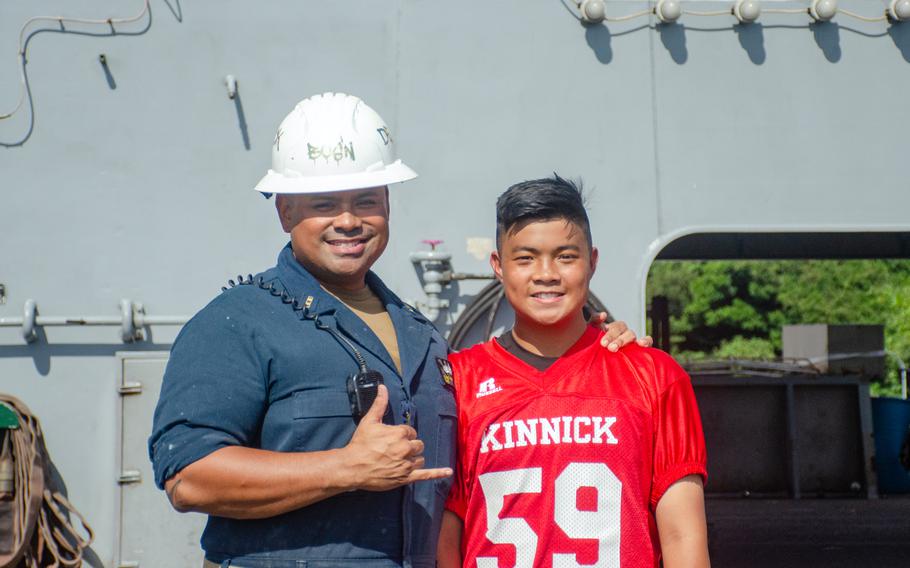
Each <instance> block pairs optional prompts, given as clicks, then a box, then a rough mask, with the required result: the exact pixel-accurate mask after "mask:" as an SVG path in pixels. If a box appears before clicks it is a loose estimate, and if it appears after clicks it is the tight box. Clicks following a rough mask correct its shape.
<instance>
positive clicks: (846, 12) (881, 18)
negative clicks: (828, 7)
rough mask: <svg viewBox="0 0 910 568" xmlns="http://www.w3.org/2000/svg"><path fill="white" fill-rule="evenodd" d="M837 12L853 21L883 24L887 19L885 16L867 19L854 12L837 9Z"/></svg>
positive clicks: (867, 17)
mask: <svg viewBox="0 0 910 568" xmlns="http://www.w3.org/2000/svg"><path fill="white" fill-rule="evenodd" d="M837 11H838V12H840V13H841V14H843V15H845V16H850V17H851V18H855V19H857V20H861V21H863V22H884V21H885V20H887V19H888V16H885V15H882V16H877V17H874V18H873V17H869V16H863V15H862V14H857V13H856V12H851V11H850V10H844V9H842V8H838V9H837Z"/></svg>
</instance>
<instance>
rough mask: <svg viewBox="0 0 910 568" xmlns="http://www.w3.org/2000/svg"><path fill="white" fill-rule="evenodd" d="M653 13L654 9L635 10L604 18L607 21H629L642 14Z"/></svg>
mask: <svg viewBox="0 0 910 568" xmlns="http://www.w3.org/2000/svg"><path fill="white" fill-rule="evenodd" d="M653 13H654V10H642V11H641V12H633V13H631V14H626V15H625V16H604V20H605V21H607V22H627V21H629V20H634V19H635V18H640V17H642V16H649V15H651V14H653Z"/></svg>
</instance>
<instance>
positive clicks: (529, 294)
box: [490, 219, 597, 334]
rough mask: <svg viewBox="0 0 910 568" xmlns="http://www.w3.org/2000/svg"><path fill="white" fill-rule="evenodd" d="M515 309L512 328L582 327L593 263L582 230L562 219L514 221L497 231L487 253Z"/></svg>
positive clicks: (593, 253)
mask: <svg viewBox="0 0 910 568" xmlns="http://www.w3.org/2000/svg"><path fill="white" fill-rule="evenodd" d="M490 264H491V265H492V267H493V271H494V272H495V273H496V276H497V277H498V278H499V279H500V280H501V281H502V285H503V288H504V289H505V294H506V297H507V298H508V300H509V303H510V304H512V307H513V308H514V309H515V325H516V329H518V328H520V327H529V328H539V327H544V326H556V328H555V329H553V330H552V332H553V333H560V332H565V331H569V329H571V330H572V332H573V333H574V331H575V328H576V327H577V328H578V333H579V334H580V333H581V331H583V330H584V325H585V321H584V316H583V314H582V307H583V306H584V304H585V302H586V301H587V298H588V284H589V283H590V281H591V276H593V274H594V269H595V267H596V265H597V249H591V247H590V246H589V245H588V242H587V239H586V238H585V234H584V231H583V230H581V229H580V228H579V227H578V226H577V225H575V224H574V223H571V222H568V221H566V220H565V219H553V220H549V221H532V222H530V223H525V224H519V225H516V226H515V227H513V228H512V230H510V231H508V232H507V234H503V235H501V243H500V250H498V251H495V252H494V253H493V254H492V255H491V257H490Z"/></svg>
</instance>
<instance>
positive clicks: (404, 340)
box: [278, 243, 432, 384]
mask: <svg viewBox="0 0 910 568" xmlns="http://www.w3.org/2000/svg"><path fill="white" fill-rule="evenodd" d="M278 269H279V278H280V279H281V283H282V284H283V285H284V286H285V288H286V289H287V292H288V294H290V295H291V296H293V297H294V298H296V299H297V300H298V301H299V302H300V304H301V305H306V302H307V301H309V300H308V298H310V297H311V298H312V301H310V305H309V310H308V313H309V314H310V315H314V316H316V315H318V316H320V318H319V321H320V322H322V323H324V324H327V325H333V323H334V325H335V327H337V328H338V329H339V330H340V331H343V332H344V334H345V335H346V336H348V337H349V338H350V339H353V340H354V341H356V342H357V343H358V344H359V345H361V346H362V347H364V348H365V349H367V350H369V351H370V352H371V353H373V355H375V356H376V357H378V358H380V359H381V360H382V361H384V362H385V363H386V364H387V365H388V366H389V368H390V369H392V370H394V369H395V365H394V363H393V362H392V358H391V356H390V355H389V353H388V351H386V349H385V346H383V345H382V342H381V341H380V340H379V338H378V337H376V334H375V333H373V331H372V330H371V329H370V328H369V326H367V325H366V324H365V323H364V321H363V320H362V319H360V318H359V317H357V315H356V314H354V312H352V311H351V310H350V308H348V307H347V306H346V305H345V304H344V303H343V302H341V301H340V300H338V299H337V298H335V296H333V295H331V294H329V293H328V292H326V291H325V290H324V289H323V288H322V286H321V285H320V284H319V281H318V280H317V279H316V278H315V277H314V276H313V275H312V274H310V273H309V271H307V269H306V268H304V266H303V265H302V264H300V263H299V262H298V261H297V259H296V258H294V252H293V250H292V249H291V245H290V243H288V245H287V246H285V247H284V249H282V251H281V253H279V255H278ZM366 283H367V286H369V287H370V289H371V290H372V291H373V293H375V294H376V295H377V296H378V297H379V299H380V301H381V302H382V304H383V305H384V306H385V309H386V311H387V312H388V314H389V317H390V318H391V320H392V325H393V326H394V327H395V335H396V337H397V338H398V350H399V355H400V357H401V374H402V378H403V379H404V382H405V384H409V383H410V381H411V379H412V378H413V377H414V375H415V374H416V373H417V372H418V371H419V370H420V367H421V364H422V363H423V361H424V356H425V355H426V352H427V348H428V347H429V344H430V335H431V334H429V333H427V329H426V328H427V326H429V327H432V324H431V323H430V322H429V321H428V320H427V319H426V318H424V317H423V316H422V315H420V314H419V313H418V312H417V311H416V310H414V309H413V308H411V307H410V306H406V305H405V304H404V303H403V302H402V301H401V300H400V299H399V298H398V296H396V295H395V294H394V293H393V292H392V291H391V290H389V289H388V287H386V285H385V283H383V282H382V280H381V279H380V278H379V276H377V275H376V273H374V272H373V271H372V270H371V271H370V272H368V273H367V275H366Z"/></svg>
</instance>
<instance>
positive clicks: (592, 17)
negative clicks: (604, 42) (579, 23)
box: [578, 0, 606, 24]
mask: <svg viewBox="0 0 910 568" xmlns="http://www.w3.org/2000/svg"><path fill="white" fill-rule="evenodd" d="M578 10H579V11H580V12H581V19H582V20H583V21H584V22H585V23H587V24H599V23H601V22H602V21H604V17H606V9H605V8H604V3H603V0H582V3H581V4H580V5H579V6H578Z"/></svg>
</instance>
